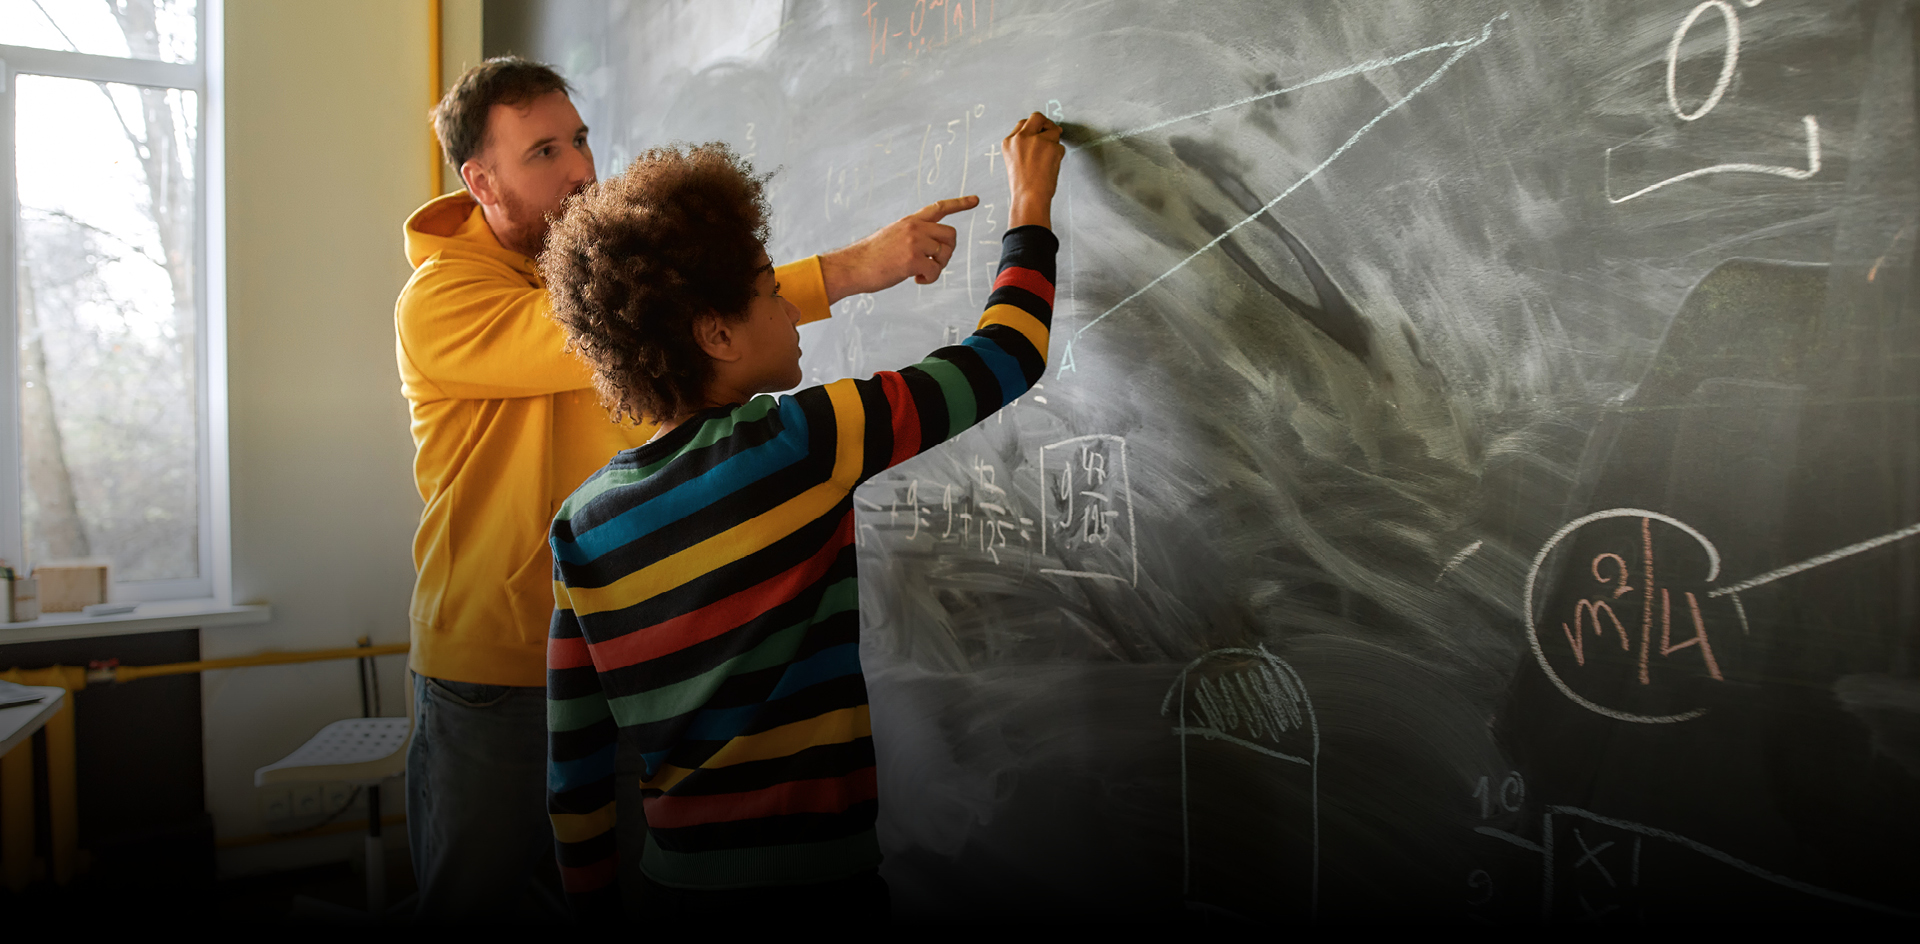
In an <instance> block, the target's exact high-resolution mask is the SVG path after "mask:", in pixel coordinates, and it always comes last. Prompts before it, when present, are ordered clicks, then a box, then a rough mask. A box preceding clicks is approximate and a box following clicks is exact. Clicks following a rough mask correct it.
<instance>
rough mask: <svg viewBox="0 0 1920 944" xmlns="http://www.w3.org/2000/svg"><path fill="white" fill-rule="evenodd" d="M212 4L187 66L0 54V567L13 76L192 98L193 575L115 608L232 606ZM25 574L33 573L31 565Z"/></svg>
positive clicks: (14, 329) (221, 146) (20, 489)
mask: <svg viewBox="0 0 1920 944" xmlns="http://www.w3.org/2000/svg"><path fill="white" fill-rule="evenodd" d="M222 7H223V2H222V0H199V15H198V17H197V22H196V24H195V29H196V30H197V32H198V39H197V43H198V48H197V54H196V56H195V61H194V62H191V63H175V62H163V61H158V60H148V59H123V58H119V57H115V56H101V55H94V54H91V53H79V52H69V51H65V50H57V49H39V48H35V47H30V46H9V45H0V181H3V183H0V216H4V225H0V259H3V260H5V263H6V265H5V271H3V272H0V293H4V295H0V331H3V332H4V336H5V337H6V338H8V339H9V341H8V343H7V345H6V347H7V350H6V353H5V356H0V557H4V558H5V559H6V560H8V561H9V562H12V563H15V564H16V565H17V564H19V563H21V562H23V561H27V558H26V543H25V538H26V535H25V517H24V509H23V508H22V502H23V501H24V499H25V477H24V474H23V469H22V467H21V442H20V433H21V431H20V386H19V385H20V363H19V358H20V345H19V343H18V339H19V320H18V319H19V312H18V310H17V306H18V304H19V291H18V286H17V285H16V284H15V281H16V279H17V278H18V273H19V271H20V267H19V258H20V257H19V252H20V200H19V177H18V168H17V166H16V160H15V146H16V143H17V142H16V141H15V140H14V138H15V130H16V129H15V103H16V98H15V96H16V93H17V91H18V88H19V81H18V77H19V76H21V75H34V76H50V77H54V78H66V79H81V80H85V81H99V82H114V83H119V84H125V85H141V86H150V87H159V88H176V89H184V90H191V91H193V92H194V93H195V99H196V104H197V107H198V117H197V121H198V122H199V127H198V130H197V146H196V148H195V153H194V202H195V207H194V209H195V217H196V218H195V222H194V282H195V285H194V291H195V292H196V293H197V297H198V298H199V299H200V304H199V306H198V307H199V311H198V312H197V313H196V316H197V319H198V321H197V330H196V331H195V335H194V343H195V345H196V346H197V350H196V351H195V352H194V354H195V363H196V364H197V365H198V366H199V370H198V371H196V374H197V376H196V377H195V378H194V384H195V401H196V402H195V416H196V424H195V425H196V427H197V432H198V440H199V442H198V448H197V449H196V459H195V464H196V467H197V472H198V474H199V475H198V477H199V517H200V520H199V576H198V577H192V578H179V579H173V580H145V581H137V582H121V581H119V580H118V579H116V580H115V581H114V583H113V585H112V587H111V588H110V590H109V595H110V596H109V598H110V599H112V600H114V601H116V602H128V603H140V602H148V601H155V600H196V599H203V600H209V601H211V602H212V603H214V604H217V605H228V604H230V603H231V602H232V597H233V581H232V527H231V506H230V504H229V489H228V443H227V330H226V329H227V325H226V289H227V285H226V282H227V279H226V199H225V196H226V194H225V187H226V161H225V153H226V141H225V123H226V122H225V107H224V105H225V102H224V92H225V90H224V88H223V85H224V82H223V79H224V75H223V69H222V66H223V62H222V58H223V57H222V53H223V51H224V50H223V36H224V30H223V29H222V26H223V23H222V20H223V13H224V10H223V9H222ZM29 563H33V562H29Z"/></svg>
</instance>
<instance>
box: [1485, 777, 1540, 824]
mask: <svg viewBox="0 0 1920 944" xmlns="http://www.w3.org/2000/svg"><path fill="white" fill-rule="evenodd" d="M1473 798H1474V799H1476V800H1479V801H1480V818H1481V819H1492V818H1493V815H1494V809H1495V808H1496V807H1498V808H1499V809H1501V810H1505V811H1506V812H1509V813H1518V812H1520V807H1521V805H1522V804H1524V803H1525V802H1526V800H1527V782H1526V780H1524V779H1522V778H1521V776H1520V772H1519V771H1517V770H1516V771H1513V772H1512V773H1510V774H1508V775H1507V778H1506V779H1505V780H1502V781H1500V786H1499V787H1498V788H1497V789H1496V788H1495V787H1493V786H1492V781H1490V780H1489V779H1488V778H1486V777H1481V778H1480V782H1479V783H1477V784H1475V785H1474V788H1473Z"/></svg>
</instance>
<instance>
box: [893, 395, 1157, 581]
mask: <svg viewBox="0 0 1920 944" xmlns="http://www.w3.org/2000/svg"><path fill="white" fill-rule="evenodd" d="M1045 390H1046V387H1045V385H1044V384H1035V385H1034V387H1033V389H1032V390H1030V391H1028V392H1027V393H1026V394H1025V395H1023V396H1022V397H1021V398H1020V399H1019V400H1015V401H1014V402H1013V403H1010V404H1008V405H1007V406H1006V408H1004V409H1002V410H1001V411H1000V412H1001V414H1007V413H1009V412H1013V411H1017V410H1018V409H1021V408H1022V404H1023V402H1024V401H1029V400H1030V401H1033V402H1035V403H1037V404H1040V405H1045V404H1046V402H1047V398H1046V394H1045ZM1036 458H1037V462H1038V467H1039V474H1040V481H1041V483H1042V487H1043V489H1044V490H1045V491H1044V494H1043V495H1042V496H1041V500H1040V504H1039V508H1038V509H1035V508H1033V507H1032V506H1031V505H1028V504H1027V503H1025V502H1023V501H1022V499H1021V497H1020V496H1019V495H1018V494H1016V493H1015V492H1014V491H1013V490H1012V489H1011V488H1010V483H1011V481H1012V470H1011V469H1010V468H1008V467H1006V466H1004V465H1002V464H1000V463H998V462H996V461H994V460H993V459H992V458H991V457H982V456H980V455H979V454H977V453H976V454H974V455H972V456H970V457H969V458H968V461H967V465H966V478H965V481H963V482H958V483H955V482H938V481H927V480H924V479H919V478H913V479H898V480H893V481H885V482H876V483H875V485H877V486H879V487H881V488H885V489H888V490H889V491H886V492H883V493H882V494H883V495H884V497H883V498H882V499H881V500H878V501H875V500H874V499H873V498H871V497H868V496H863V497H861V498H860V499H859V503H860V505H861V506H862V507H864V508H866V509H867V510H869V511H871V512H884V513H885V516H886V517H885V519H884V520H885V527H886V529H887V530H889V531H891V532H893V533H894V534H896V535H898V537H899V539H901V540H905V541H908V542H924V543H930V544H931V545H933V546H934V547H936V548H940V547H946V548H951V549H966V550H971V551H975V552H978V553H980V554H982V555H984V556H985V557H986V558H987V559H988V560H989V561H991V562H992V563H993V564H995V565H1015V564H1018V565H1020V566H1026V567H1031V566H1033V563H1034V562H1035V561H1036V560H1038V561H1040V562H1043V563H1045V564H1047V565H1050V566H1042V567H1039V568H1037V572H1038V573H1041V574H1046V575H1049V576H1053V577H1067V578H1077V579H1088V580H1093V581H1101V582H1108V583H1120V584H1126V585H1128V586H1135V585H1137V584H1138V582H1139V579H1140V562H1139V557H1138V554H1137V553H1136V551H1135V545H1134V517H1133V486H1132V483H1131V480H1130V477H1129V475H1128V472H1127V440H1126V438H1125V437H1123V436H1114V435H1106V434H1096V435H1090V436H1076V437H1074V438H1072V439H1068V440H1064V441H1061V442H1057V443H1052V444H1049V445H1045V446H1042V447H1040V450H1039V454H1038V456H1037V457H1036ZM874 520H875V519H868V520H865V521H863V522H862V523H861V525H860V528H859V530H858V540H859V542H860V545H861V546H863V547H864V546H865V545H866V541H867V540H868V535H869V534H878V533H879V532H880V528H879V527H877V526H876V525H875V523H874ZM1036 555H1037V556H1036ZM1051 565H1058V566H1051Z"/></svg>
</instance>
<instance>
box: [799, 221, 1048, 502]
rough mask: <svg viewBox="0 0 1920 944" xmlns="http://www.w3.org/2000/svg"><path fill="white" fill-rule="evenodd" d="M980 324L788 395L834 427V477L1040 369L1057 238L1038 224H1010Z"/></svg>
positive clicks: (877, 462) (900, 448)
mask: <svg viewBox="0 0 1920 944" xmlns="http://www.w3.org/2000/svg"><path fill="white" fill-rule="evenodd" d="M1000 245H1001V249H1000V267H999V269H998V273H997V275H996V276H995V278H994V282H993V292H992V293H991V294H990V295H988V296H987V307H986V311H985V312H984V313H983V314H982V315H981V316H980V323H979V326H978V328H977V329H976V330H975V331H974V332H973V334H972V335H970V336H968V337H967V338H966V339H964V340H962V341H961V342H960V343H959V344H956V345H952V346H950V347H943V348H941V349H939V350H937V351H934V352H933V353H932V354H930V355H928V356H927V358H926V359H925V360H922V361H921V362H920V363H918V364H915V365H913V366H911V367H908V368H906V369H904V370H899V371H881V372H880V373H877V374H875V375H873V376H872V377H871V378H869V379H866V380H841V381H836V382H834V383H830V384H826V385H823V386H820V387H813V388H810V389H808V390H805V391H802V392H801V393H799V394H796V398H797V399H799V400H800V401H801V402H802V404H803V406H804V408H805V409H806V411H807V414H808V417H809V421H810V422H811V423H815V424H820V427H821V428H823V429H832V430H833V439H834V441H835V443H836V452H837V456H836V459H835V461H834V463H833V470H834V471H833V473H832V475H833V478H834V479H835V480H836V481H837V482H838V483H839V484H840V485H842V486H844V487H846V488H849V489H851V488H853V487H854V486H856V485H858V484H860V483H861V482H864V481H866V480H867V479H869V478H872V477H873V476H875V475H878V474H879V473H880V472H882V471H885V470H886V469H889V468H891V467H893V466H895V465H898V464H900V463H901V462H904V461H906V460H907V459H910V458H912V457H914V456H916V455H919V454H920V453H922V452H925V451H927V450H928V449H932V448H933V447H934V446H937V445H939V444H940V443H943V442H946V441H947V440H949V439H952V438H953V437H955V436H958V435H960V433H962V432H964V431H965V430H966V429H968V428H969V427H971V426H974V425H975V424H978V423H979V422H980V421H982V420H984V419H986V418H987V417H989V416H992V415H993V414H994V412H995V411H997V410H999V409H1000V408H1001V407H1003V406H1006V405H1007V404H1009V403H1012V402H1013V401H1014V400H1015V399H1016V398H1017V397H1019V396H1020V395H1021V394H1023V393H1026V392H1027V391H1028V390H1029V389H1031V388H1032V387H1033V385H1034V384H1035V383H1037V382H1039V380H1040V375H1041V374H1042V373H1043V372H1045V370H1046V367H1047V340H1048V332H1049V331H1050V328H1051V325H1052V322H1053V280H1054V256H1055V254H1056V253H1058V251H1059V248H1060V243H1059V240H1057V239H1055V238H1054V235H1053V233H1052V231H1050V230H1048V229H1047V228H1046V227H1043V226H1022V227H1020V228H1018V229H1013V230H1008V231H1007V234H1006V235H1005V236H1004V237H1002V238H1001V243H1000Z"/></svg>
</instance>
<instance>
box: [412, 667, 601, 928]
mask: <svg viewBox="0 0 1920 944" xmlns="http://www.w3.org/2000/svg"><path fill="white" fill-rule="evenodd" d="M413 678H414V686H413V691H414V734H413V743H412V744H411V745H410V746H409V747H408V748H407V838H408V839H409V840H410V841H411V843H412V845H413V874H414V878H415V880H416V881H417V882H418V883H419V887H420V899H419V905H418V907H417V908H416V909H415V912H414V913H415V916H416V918H417V919H418V920H420V921H425V922H450V921H487V920H496V921H497V920H502V919H512V918H515V917H517V916H519V915H520V914H521V911H520V908H521V905H522V902H523V901H524V900H525V899H526V897H527V896H528V895H529V893H531V895H532V900H533V901H534V903H535V904H536V906H537V907H543V908H544V909H546V910H552V909H553V908H554V907H555V906H557V905H559V903H560V898H559V894H558V892H559V888H560V876H559V871H558V868H557V867H556V866H555V865H554V860H553V828H552V827H551V826H550V825H549V824H548V821H547V691H546V689H544V688H519V687H512V686H506V685H477V684H473V683H470V682H450V681H443V680H440V679H430V678H427V677H425V676H422V675H418V674H416V675H415V676H414V677H413ZM553 917H554V918H555V919H560V918H562V917H563V915H562V914H561V913H559V912H558V911H554V913H553Z"/></svg>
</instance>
